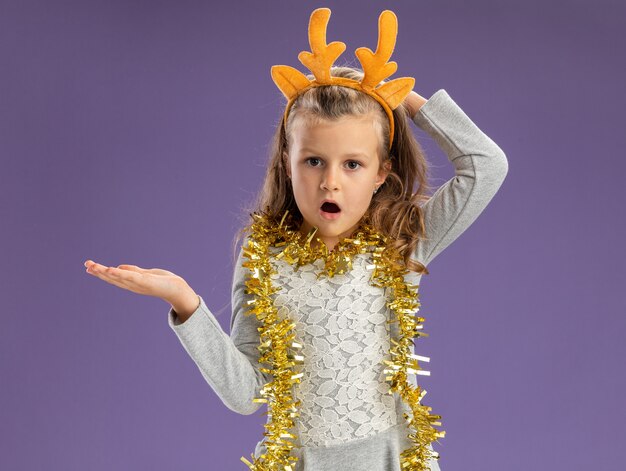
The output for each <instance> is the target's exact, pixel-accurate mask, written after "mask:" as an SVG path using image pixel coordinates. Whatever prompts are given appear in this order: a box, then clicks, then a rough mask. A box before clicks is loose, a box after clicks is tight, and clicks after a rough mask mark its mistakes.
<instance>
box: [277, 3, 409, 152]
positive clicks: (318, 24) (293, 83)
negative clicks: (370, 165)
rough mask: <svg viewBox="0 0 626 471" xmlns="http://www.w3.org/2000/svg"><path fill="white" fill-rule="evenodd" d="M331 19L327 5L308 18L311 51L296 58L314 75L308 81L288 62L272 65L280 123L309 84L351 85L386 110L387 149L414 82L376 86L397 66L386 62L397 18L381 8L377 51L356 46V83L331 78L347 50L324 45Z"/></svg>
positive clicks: (400, 80) (339, 45) (335, 44)
mask: <svg viewBox="0 0 626 471" xmlns="http://www.w3.org/2000/svg"><path fill="white" fill-rule="evenodd" d="M329 18H330V9H329V8H318V9H316V10H315V11H313V13H311V18H310V20H309V45H310V46H311V51H312V52H309V51H302V52H300V54H298V59H299V60H300V62H302V64H303V65H304V66H306V67H307V68H308V69H309V70H310V71H311V72H312V73H313V75H314V76H315V79H314V80H309V79H308V78H307V77H306V75H304V74H303V73H302V72H300V71H299V70H297V69H294V68H293V67H290V66H288V65H274V66H272V69H271V73H272V80H273V81H274V83H275V84H276V86H277V87H278V88H279V89H280V91H281V92H282V93H283V95H285V97H286V98H287V100H288V102H287V106H286V107H285V114H284V116H283V126H286V125H287V116H288V115H289V110H290V109H291V106H292V105H293V102H294V101H295V99H296V98H297V97H298V96H299V95H301V94H302V93H303V92H304V91H306V90H308V89H309V88H312V87H320V86H324V85H340V86H343V87H349V88H354V89H356V90H359V91H361V92H363V93H366V94H368V95H369V96H371V97H372V98H374V99H375V100H376V101H377V102H378V103H380V104H381V105H382V107H383V109H384V110H385V113H387V117H388V118H389V124H390V133H389V148H390V149H391V146H392V144H393V136H394V121H393V113H392V110H395V109H396V108H397V107H398V106H399V105H400V104H401V103H402V102H403V101H404V99H405V98H406V96H407V95H408V94H409V93H411V90H413V86H414V85H415V79H414V78H412V77H402V78H397V79H394V80H391V81H390V82H386V83H385V84H383V85H381V86H379V87H376V85H378V83H380V82H381V81H382V80H384V79H386V78H387V77H389V76H391V75H393V74H394V73H395V72H396V70H397V69H398V64H397V63H395V62H387V61H388V60H389V58H390V57H391V54H392V53H393V49H394V47H395V44H396V36H397V34H398V18H397V17H396V15H395V13H394V12H392V11H391V10H385V11H383V12H382V13H381V14H380V16H379V18H378V45H377V46H376V52H372V51H371V50H370V49H369V48H367V47H359V48H357V49H356V51H355V54H356V56H357V58H358V59H359V62H360V63H361V65H362V67H363V73H364V75H363V79H362V80H361V81H360V82H359V81H357V80H352V79H349V78H345V77H333V76H331V75H330V69H331V67H332V65H333V63H334V62H335V61H336V60H337V58H338V57H339V56H340V55H341V54H342V53H343V51H345V50H346V45H345V43H343V42H341V41H333V42H332V43H330V44H326V27H327V25H328V20H329Z"/></svg>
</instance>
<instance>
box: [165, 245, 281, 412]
mask: <svg viewBox="0 0 626 471" xmlns="http://www.w3.org/2000/svg"><path fill="white" fill-rule="evenodd" d="M242 262H243V260H242V252H241V250H240V252H239V258H238V260H237V264H236V265H235V269H234V273H233V283H232V291H231V305H232V315H231V321H230V329H231V334H230V336H228V335H227V334H226V333H225V332H224V331H223V330H222V328H221V326H220V324H219V322H218V321H217V319H216V318H215V316H214V315H213V313H211V311H210V310H209V308H208V307H207V306H206V304H205V302H204V299H203V298H202V297H201V296H198V298H199V299H200V305H199V306H198V308H197V309H196V310H195V311H194V312H193V314H192V315H191V317H189V318H188V319H187V320H186V321H185V322H183V323H181V322H180V319H179V318H178V317H177V315H176V312H175V311H174V310H173V309H170V310H169V312H168V324H169V326H170V327H171V328H172V330H173V331H174V332H175V333H176V335H177V337H178V339H179V340H180V342H181V344H182V345H183V347H184V348H185V350H186V351H187V353H188V354H189V356H190V357H191V358H192V360H193V361H194V362H195V363H196V365H197V366H198V369H199V370H200V372H201V373H202V376H203V377H204V379H205V380H206V382H207V383H208V384H209V385H210V386H211V388H212V389H213V390H214V391H215V393H216V394H217V395H218V396H219V398H220V399H221V400H222V402H223V403H224V405H226V407H228V408H229V409H231V410H233V411H235V412H237V413H239V414H244V415H249V414H252V413H254V412H255V411H256V410H258V409H259V407H260V406H261V404H260V403H256V402H253V401H252V400H253V399H254V398H255V397H258V396H259V390H260V388H261V387H263V385H264V384H265V383H266V382H268V381H269V380H270V378H271V375H267V374H264V373H262V372H261V371H260V370H259V363H258V358H259V352H258V350H257V347H258V345H259V337H258V331H257V327H258V326H259V325H260V324H259V322H258V319H256V316H254V315H253V314H251V315H248V316H246V315H244V308H245V303H246V301H247V300H248V299H249V297H250V296H251V295H247V294H245V284H244V282H245V279H244V278H245V270H246V269H245V268H244V267H242V266H241V263H242Z"/></svg>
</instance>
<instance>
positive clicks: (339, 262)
mask: <svg viewBox="0 0 626 471" xmlns="http://www.w3.org/2000/svg"><path fill="white" fill-rule="evenodd" d="M252 217H253V218H254V221H255V222H254V223H253V224H251V225H250V226H249V230H250V235H249V238H248V245H247V247H243V253H244V256H245V257H246V258H247V259H248V261H246V262H244V263H243V266H244V267H247V268H248V269H249V273H250V274H249V276H248V278H247V280H246V288H247V289H246V293H247V294H253V295H254V298H253V299H252V300H251V301H249V302H248V306H249V307H250V309H249V310H248V311H247V312H245V315H251V314H255V315H256V316H257V319H258V320H259V321H260V323H261V327H259V334H260V344H259V347H258V348H259V352H260V357H259V363H266V364H269V365H270V366H271V368H261V371H262V372H264V373H269V374H271V375H272V376H273V381H270V382H268V383H266V384H265V385H264V387H263V388H262V389H261V390H260V394H261V396H262V397H260V398H255V399H254V402H262V403H266V404H267V406H268V416H269V419H268V422H267V423H266V424H265V428H266V432H264V433H263V435H265V436H266V437H267V440H266V441H265V443H264V444H265V447H266V450H267V452H266V453H264V454H262V455H261V456H260V457H255V456H254V454H252V455H251V456H252V462H250V461H248V460H247V459H246V458H244V457H241V461H243V462H244V463H245V464H246V465H248V467H249V468H250V469H251V470H252V471H278V470H280V471H294V469H295V468H294V466H295V463H296V462H297V460H298V458H297V457H295V456H291V450H292V449H293V448H294V447H296V446H297V445H296V444H295V443H294V442H292V441H291V440H292V439H296V438H297V436H295V435H294V434H292V433H290V429H292V428H293V427H294V425H295V421H294V420H295V418H296V417H299V414H298V406H299V405H300V401H297V400H295V398H294V397H293V390H294V386H295V384H298V383H300V378H301V377H302V375H303V373H299V372H297V371H296V370H294V367H295V366H296V365H302V364H303V356H302V355H299V354H298V352H299V350H301V349H302V344H301V343H299V342H298V341H297V339H296V334H295V331H294V328H295V323H294V322H292V321H291V320H290V319H287V318H286V319H280V318H279V315H278V310H277V309H276V307H275V306H274V303H273V297H272V296H273V294H274V293H276V292H277V291H278V288H276V287H274V286H273V285H272V281H271V275H272V274H274V273H275V270H274V269H273V267H272V265H271V263H270V257H271V256H274V257H275V258H276V259H284V260H285V261H286V262H288V263H289V264H292V265H296V269H297V267H300V266H303V265H307V264H309V263H312V262H314V261H315V260H317V259H319V258H322V260H324V261H325V267H324V270H323V271H321V272H320V273H319V274H318V278H319V277H321V276H322V275H327V276H329V277H333V276H334V275H335V274H343V273H346V272H348V271H349V270H350V269H351V268H352V259H353V258H354V256H355V255H357V254H359V253H367V252H371V255H372V262H373V263H372V265H369V266H368V268H370V269H373V273H372V277H371V279H370V283H371V284H372V285H373V286H377V287H381V288H390V289H391V293H392V295H391V300H389V301H388V302H387V306H388V307H389V308H390V309H391V310H392V311H393V312H394V314H395V317H396V318H395V319H391V320H389V321H388V322H389V323H391V322H398V325H399V339H398V341H395V340H394V339H393V338H391V342H392V343H393V345H394V346H393V347H391V348H390V355H391V358H392V359H391V360H384V362H385V364H386V365H387V366H388V368H387V369H385V370H384V372H385V373H386V374H387V375H388V376H386V377H385V380H386V381H387V382H389V383H390V388H389V394H393V393H394V392H395V393H398V394H399V395H400V396H401V397H402V399H403V400H404V401H405V402H406V403H407V404H408V405H409V407H410V409H411V415H410V416H409V415H408V414H403V415H404V418H405V420H406V421H407V426H408V428H409V435H408V437H409V439H410V440H411V441H412V442H413V445H412V446H411V447H409V448H407V449H406V450H404V451H402V452H401V454H400V463H401V468H402V470H406V471H427V470H428V469H429V466H428V461H429V459H430V458H431V457H432V458H435V459H439V453H437V452H435V451H434V450H430V449H429V448H428V446H429V445H430V444H431V443H432V442H433V441H435V440H437V438H443V437H444V436H445V431H438V430H437V429H435V428H434V426H441V422H439V419H441V416H439V415H433V414H431V413H430V411H431V408H430V407H428V406H425V405H423V404H421V400H422V398H423V397H424V395H425V394H426V391H425V390H422V389H421V388H420V387H419V386H417V387H415V386H413V385H412V384H411V383H410V382H409V380H408V375H409V374H424V373H426V374H427V373H428V372H422V373H420V370H421V368H420V366H419V364H418V360H421V361H429V358H427V357H422V356H419V355H414V354H412V353H411V350H410V348H411V345H412V344H413V338H415V337H421V336H427V334H425V333H423V332H421V329H422V327H423V325H422V324H423V322H424V318H423V317H418V316H415V315H414V314H415V312H416V311H418V310H419V306H420V303H419V300H418V298H419V296H418V292H417V288H418V285H412V284H410V283H407V282H406V281H405V279H404V275H405V274H406V273H408V271H407V269H406V267H405V265H404V261H403V259H402V256H401V255H400V254H399V253H398V251H397V250H395V249H394V248H393V246H392V244H389V243H387V239H386V238H385V236H384V235H382V234H380V233H379V232H377V231H376V230H375V229H374V228H373V227H371V226H369V225H365V224H362V225H361V226H360V227H359V229H358V230H357V231H356V233H355V234H353V237H352V238H350V239H343V240H342V241H340V242H339V244H337V247H336V248H335V249H334V250H333V251H331V252H330V253H329V252H328V249H327V247H326V245H325V244H324V243H323V242H322V241H321V240H319V239H317V238H316V240H317V241H318V245H317V247H315V248H313V247H311V240H312V239H313V237H314V236H315V233H316V231H317V228H313V229H312V230H311V232H309V234H308V235H307V236H306V237H305V238H304V240H303V237H302V235H301V234H300V232H299V231H297V230H294V229H292V225H291V224H290V222H291V221H290V219H289V218H288V212H285V214H284V215H283V217H282V219H281V221H280V223H276V222H274V221H273V220H272V219H271V218H269V217H267V216H266V215H262V214H257V213H254V214H252ZM270 247H284V249H283V250H281V251H280V252H279V253H278V254H275V255H273V254H271V253H270Z"/></svg>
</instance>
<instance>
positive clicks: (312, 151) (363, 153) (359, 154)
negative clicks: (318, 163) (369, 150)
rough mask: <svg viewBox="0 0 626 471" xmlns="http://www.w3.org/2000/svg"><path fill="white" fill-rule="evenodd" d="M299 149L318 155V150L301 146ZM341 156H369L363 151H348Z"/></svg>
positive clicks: (366, 157)
mask: <svg viewBox="0 0 626 471" xmlns="http://www.w3.org/2000/svg"><path fill="white" fill-rule="evenodd" d="M300 150H301V152H306V153H310V154H315V155H319V152H316V151H314V150H313V149H308V148H306V147H305V148H302V149H300ZM343 157H361V158H365V159H368V158H369V156H368V155H367V154H366V153H365V152H350V153H348V154H344V155H343Z"/></svg>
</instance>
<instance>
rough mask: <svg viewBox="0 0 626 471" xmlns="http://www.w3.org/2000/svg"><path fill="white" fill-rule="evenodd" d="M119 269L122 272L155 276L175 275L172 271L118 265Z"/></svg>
mask: <svg viewBox="0 0 626 471" xmlns="http://www.w3.org/2000/svg"><path fill="white" fill-rule="evenodd" d="M117 268H119V269H121V270H127V271H134V272H137V273H150V274H153V275H174V273H172V272H171V271H167V270H161V269H160V268H141V267H138V266H137V265H127V264H124V265H118V266H117Z"/></svg>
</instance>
